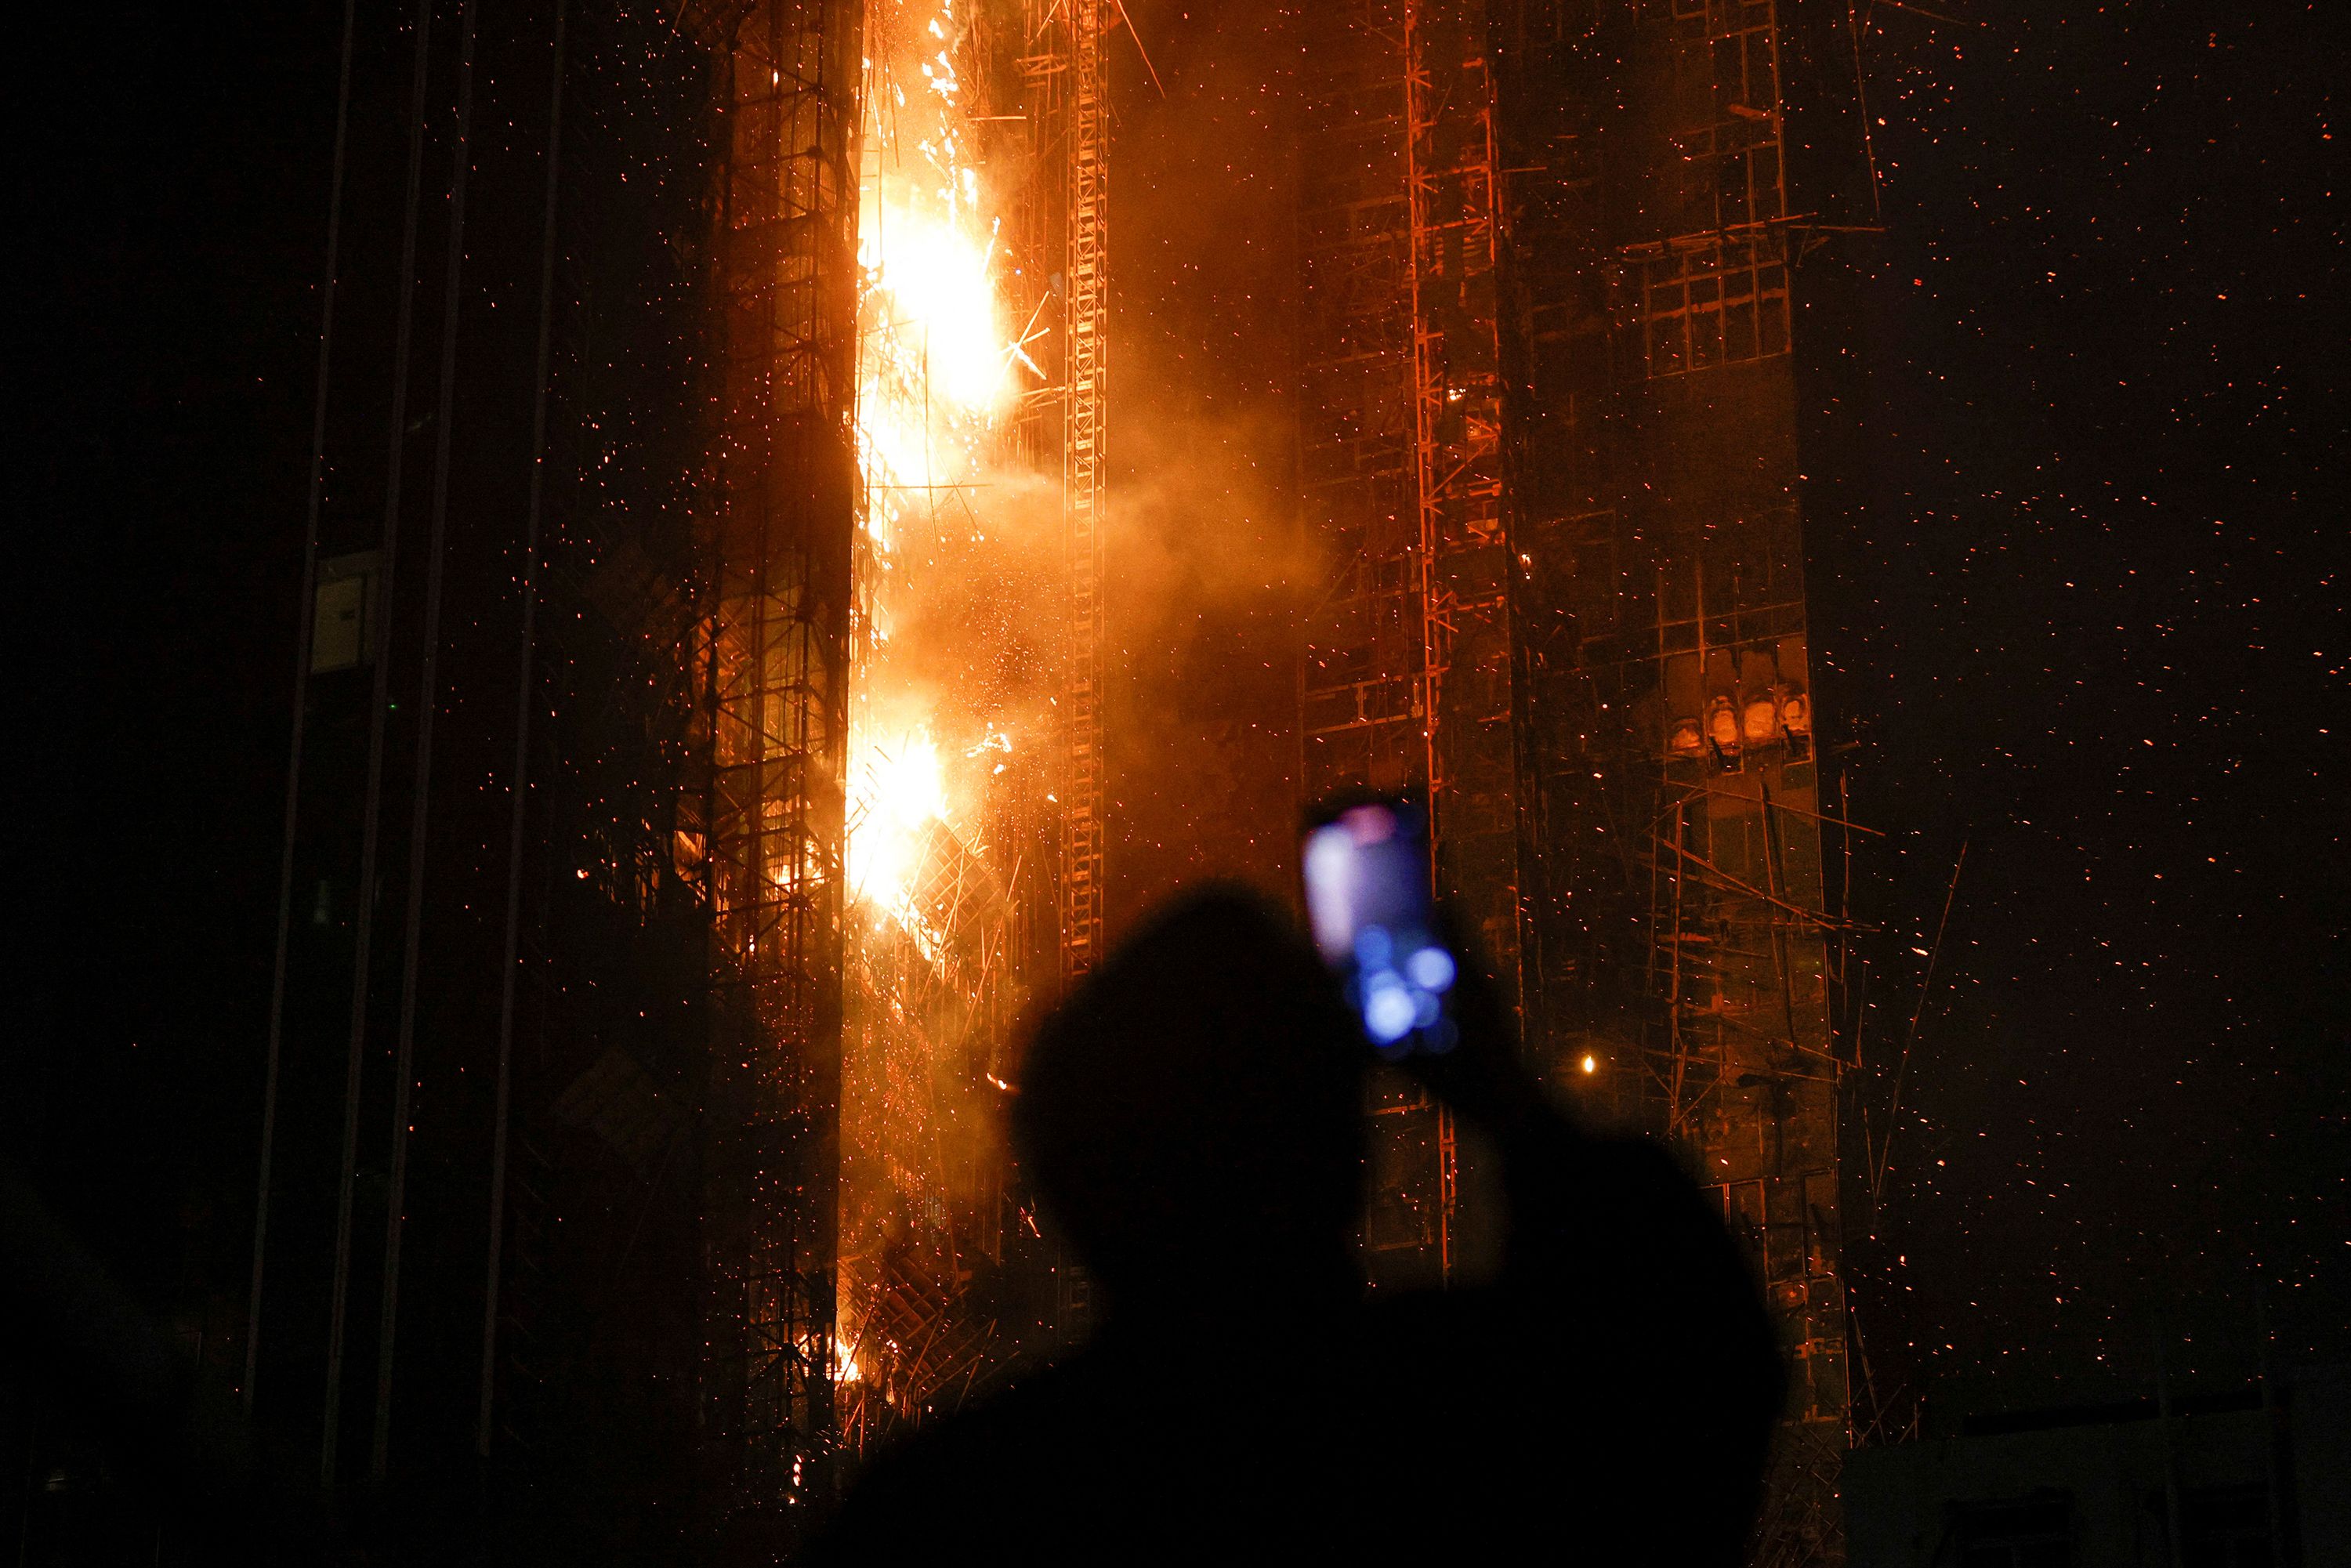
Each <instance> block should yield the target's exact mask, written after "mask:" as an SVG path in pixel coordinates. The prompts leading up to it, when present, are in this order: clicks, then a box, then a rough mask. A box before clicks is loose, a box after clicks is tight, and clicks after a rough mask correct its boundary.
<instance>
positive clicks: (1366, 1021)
mask: <svg viewBox="0 0 2351 1568" xmlns="http://www.w3.org/2000/svg"><path fill="white" fill-rule="evenodd" d="M1302 859H1303V861H1304V864H1305V875H1306V914H1307V919H1308V922H1309V924H1310V925H1311V926H1312V928H1313V932H1314V946H1316V947H1317V948H1319V949H1320V950H1321V952H1322V957H1323V960H1324V962H1326V963H1328V964H1329V965H1330V966H1331V968H1332V972H1333V973H1335V974H1337V975H1338V976H1339V977H1341V980H1342V981H1343V984H1344V987H1345V990H1346V996H1347V1001H1348V1004H1349V1005H1350V1006H1352V1007H1353V1009H1355V1015H1356V1017H1357V1018H1359V1019H1362V1021H1363V1025H1364V1034H1365V1035H1366V1036H1368V1037H1369V1038H1370V1040H1371V1042H1372V1045H1373V1047H1374V1049H1375V1050H1377V1051H1379V1052H1380V1054H1382V1055H1383V1056H1386V1057H1389V1058H1395V1057H1399V1056H1404V1055H1406V1054H1408V1053H1410V1052H1412V1051H1432V1052H1442V1051H1450V1050H1451V1049H1452V1048H1453V1044H1454V1041H1455V1040H1456V1039H1457V1038H1458V1036H1457V1035H1456V1033H1455V1030H1454V1027H1453V1021H1452V1019H1450V1018H1448V1017H1447V1012H1446V1003H1445V998H1446V996H1447V993H1448V992H1450V991H1451V990H1452V989H1453V982H1454V979H1455V977H1457V975H1458V973H1459V969H1458V965H1457V963H1456V961H1455V959H1454V956H1453V955H1452V954H1451V953H1449V952H1447V950H1446V948H1445V946H1444V944H1443V943H1441V942H1440V941H1438V939H1437V930H1436V923H1435V921H1434V920H1433V919H1432V918H1431V915H1430V908H1429V898H1428V850H1427V843H1426V839H1425V838H1424V837H1423V835H1422V832H1421V820H1420V817H1419V815H1418V814H1417V812H1416V811H1415V810H1413V809H1412V808H1411V807H1409V806H1407V805H1405V804H1402V803H1400V802H1387V801H1374V802H1371V803H1368V804H1365V805H1360V806H1350V807H1347V808H1346V809H1344V810H1341V811H1338V812H1336V813H1335V814H1333V815H1332V817H1331V819H1330V820H1329V821H1324V822H1322V823H1319V824H1317V825H1316V826H1315V827H1313V828H1311V829H1310V830H1309V831H1308V832H1307V835H1306V845H1305V852H1304V854H1303V856H1302Z"/></svg>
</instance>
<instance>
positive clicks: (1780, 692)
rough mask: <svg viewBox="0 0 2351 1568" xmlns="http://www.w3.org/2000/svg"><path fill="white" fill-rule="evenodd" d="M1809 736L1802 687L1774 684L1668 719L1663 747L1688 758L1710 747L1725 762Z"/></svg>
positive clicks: (1808, 706)
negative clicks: (1702, 713)
mask: <svg viewBox="0 0 2351 1568" xmlns="http://www.w3.org/2000/svg"><path fill="white" fill-rule="evenodd" d="M1812 735H1813V705H1812V700H1811V699H1810V698H1809V697H1807V696H1806V695H1804V694H1803V693H1802V691H1795V690H1789V689H1786V688H1782V687H1779V686H1774V687H1772V688H1771V690H1770V691H1767V692H1758V693H1757V694H1755V695H1752V696H1750V697H1749V698H1748V699H1747V700H1746V701H1745V702H1744V703H1737V702H1734V701H1732V700H1731V699H1730V698H1729V697H1727V696H1719V697H1716V698H1715V699H1714V700H1713V701H1711V702H1709V703H1708V704H1707V705H1706V714H1705V716H1703V717H1702V718H1677V719H1676V720H1674V723H1673V727H1672V729H1671V730H1670V731H1669V732H1668V736H1667V741H1666V749H1667V751H1669V752H1671V753H1672V754H1673V755H1674V756H1676V757H1678V758H1687V759H1691V760H1695V759H1697V758H1703V757H1705V756H1706V755H1707V753H1708V751H1709V750H1711V751H1712V752H1713V753H1714V755H1715V757H1716V758H1718V759H1719V760H1721V761H1722V762H1724V763H1726V764H1727V763H1729V762H1730V761H1732V760H1734V759H1736V758H1738V756H1739V755H1740V752H1742V751H1747V750H1754V749H1759V748H1761V747H1767V746H1778V745H1782V744H1783V743H1784V744H1786V745H1788V746H1790V747H1792V748H1797V749H1801V748H1802V746H1803V745H1804V744H1805V743H1806V742H1808V741H1810V740H1811V739H1812Z"/></svg>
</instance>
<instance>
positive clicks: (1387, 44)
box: [1299, 0, 1846, 1564]
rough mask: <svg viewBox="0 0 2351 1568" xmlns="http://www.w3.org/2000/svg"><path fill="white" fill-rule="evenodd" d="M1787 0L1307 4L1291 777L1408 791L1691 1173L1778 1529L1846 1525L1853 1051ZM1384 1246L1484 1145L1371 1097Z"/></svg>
mask: <svg viewBox="0 0 2351 1568" xmlns="http://www.w3.org/2000/svg"><path fill="white" fill-rule="evenodd" d="M1783 8H1788V5H1787V0H1780V3H1776V4H1775V0H1597V3H1592V0H1583V3H1580V4H1570V3H1567V0H1339V3H1334V4H1332V5H1328V6H1318V7H1315V8H1314V9H1313V10H1311V12H1309V13H1308V14H1307V20H1306V22H1305V26H1306V27H1307V29H1308V38H1307V51H1306V59H1307V65H1306V69H1305V75H1304V78H1303V80H1304V87H1305V102H1304V106H1303V112H1304V129H1303V141H1302V146H1301V161H1300V178H1301V214H1300V224H1299V235H1300V248H1301V267H1302V270H1303V275H1304V276H1303V289H1302V299H1303V309H1302V311H1301V369H1302V375H1301V387H1300V393H1299V408H1300V430H1301V472H1302V480H1303V492H1304V497H1305V502H1306V511H1307V521H1308V526H1309V528H1310V530H1311V531H1312V532H1313V533H1314V534H1315V535H1316V536H1317V537H1318V540H1319V542H1320V543H1321V545H1322V549H1323V552H1324V555H1325V558H1326V559H1328V560H1329V561H1330V562H1331V563H1332V570H1331V576H1330V578H1329V579H1328V580H1327V581H1326V583H1325V585H1324V595H1323V598H1322V601H1321V603H1320V604H1319V605H1318V606H1317V608H1316V610H1315V611H1314V612H1313V613H1312V615H1311V618H1310V621H1309V625H1308V631H1307V643H1308V646H1307V653H1306V661H1305V667H1304V678H1303V681H1302V683H1301V694H1302V699H1303V711H1302V716H1301V720H1302V722H1301V729H1302V743H1303V747H1304V753H1305V758H1304V768H1303V772H1302V778H1303V780H1304V784H1305V788H1306V789H1307V790H1308V791H1309V792H1310V794H1317V795H1319V794H1322V793H1326V792H1329V791H1332V790H1335V789H1344V788H1348V787H1358V788H1360V787H1365V786H1368V787H1371V788H1374V789H1414V790H1425V791H1426V792H1427V795H1428V798H1429V807H1430V818H1431V822H1432V829H1433V831H1432V837H1433V840H1434V843H1435V850H1436V852H1435V862H1436V864H1435V866H1434V868H1433V874H1434V876H1435V879H1436V882H1437V887H1438V890H1439V892H1440V893H1441V894H1444V895H1445V896H1446V897H1447V899H1448V901H1449V902H1450V903H1451V904H1453V906H1454V907H1455V909H1456V910H1457V911H1458V912H1459V914H1460V915H1461V916H1462V917H1463V920H1464V923H1465V924H1466V925H1468V927H1469V928H1470V929H1471V930H1473V931H1474V932H1475V933H1476V934H1477V936H1478V937H1479V944H1480V946H1481V947H1482V948H1483V950H1484V954H1485V956H1486V957H1487V959H1488V961H1489V963H1490V964H1491V965H1492V966H1493V967H1494V968H1495V970H1496V977H1497V979H1498V981H1499V983H1500V985H1501V986H1502V988H1503V989H1504V992H1505V994H1507V995H1510V996H1511V997H1513V998H1515V999H1516V1000H1517V1001H1518V1002H1519V1005H1520V1025H1521V1032H1522V1036H1523V1039H1524V1042H1525V1047H1526V1050H1527V1051H1528V1052H1529V1054H1530V1056H1531V1058H1532V1060H1533V1062H1534V1064H1535V1065H1536V1066H1537V1067H1538V1068H1539V1069H1540V1070H1541V1071H1543V1072H1544V1073H1545V1075H1546V1076H1548V1077H1550V1078H1551V1079H1552V1082H1555V1083H1557V1084H1558V1085H1559V1086H1560V1087H1561V1089H1562V1092H1564V1093H1566V1094H1568V1095H1570V1096H1572V1097H1573V1099H1574V1100H1575V1101H1577V1102H1578V1103H1580V1104H1581V1106H1582V1107H1583V1110H1584V1111H1585V1113H1586V1114H1587V1115H1589V1116H1590V1117H1591V1118H1592V1119H1593V1120H1595V1121H1597V1122H1601V1123H1605V1124H1615V1125H1620V1126H1626V1127H1631V1128H1637V1129H1639V1130H1642V1131H1646V1132H1647V1133H1649V1134H1652V1135H1655V1136H1657V1137H1659V1138H1661V1139H1664V1140H1665V1141H1667V1143H1668V1144H1670V1145H1673V1146H1674V1147H1675V1148H1676V1149H1677V1152H1678V1153H1679V1154H1680V1155H1682V1157H1683V1158H1684V1160H1685V1162H1686V1163H1687V1166H1688V1167H1689V1168H1690V1169H1691V1170H1692V1171H1693V1172H1694V1173H1696V1174H1697V1175H1698V1179H1700V1180H1701V1181H1703V1182H1707V1183H1709V1184H1711V1186H1712V1187H1713V1189H1714V1191H1715V1192H1716V1193H1717V1194H1718V1195H1719V1200H1720V1201H1721V1203H1722V1205H1723V1208H1724V1213H1725V1217H1726V1218H1727V1219H1728V1220H1729V1223H1730V1224H1731V1227H1732V1228H1733V1229H1734V1231H1735V1232H1737V1233H1738V1234H1739V1236H1740V1239H1741V1240H1742V1241H1743V1242H1744V1243H1745V1244H1746V1246H1747V1249H1748V1250H1749V1254H1750V1258H1751V1260H1753V1262H1754V1264H1755V1266H1756V1269H1757V1272H1758V1274H1759V1275H1760V1276H1761V1281H1762V1283H1763V1285H1764V1288H1765V1291H1766V1292H1767V1294H1768V1296H1769V1299H1770V1301H1771V1309H1772V1312H1773V1316H1774V1319H1775V1321H1776V1322H1777V1323H1778V1325H1779V1327H1780V1331H1781V1335H1782V1343H1783V1346H1784V1348H1785V1351H1786V1353H1787V1354H1788V1357H1789V1360H1790V1364H1791V1367H1792V1371H1793V1373H1794V1383H1795V1387H1794V1391H1793V1394H1792V1398H1791V1401H1790V1404H1789V1406H1788V1408H1787V1410H1786V1412H1785V1415H1784V1417H1783V1420H1782V1426H1781V1429H1780V1439H1779V1443H1778V1445H1777V1452H1776V1456H1775V1458H1774V1470H1773V1474H1772V1477H1771V1484H1770V1489H1769V1495H1768V1498H1767V1503H1766V1509H1765V1517H1764V1520H1763V1524H1762V1529H1761V1532H1760V1535H1759V1538H1758V1542H1757V1544H1756V1548H1755V1560H1756V1561H1757V1562H1759V1563H1772V1564H1797V1563H1834V1562H1837V1561H1841V1559H1842V1554H1843V1545H1842V1540H1841V1535H1840V1531H1839V1530H1838V1526H1837V1516H1836V1502H1835V1499H1836V1485H1837V1474H1838V1469H1839V1465H1840V1462H1841V1455H1842V1451H1843V1449H1844V1442H1845V1436H1846V1430H1845V1400H1846V1395H1845V1372H1844V1291H1843V1284H1842V1279H1841V1273H1842V1260H1841V1256H1840V1253H1841V1244H1840V1237H1839V1229H1838V1218H1837V1216H1838V1193H1837V1121H1836V1108H1837V1086H1838V1078H1839V1071H1840V1062H1839V1060H1838V1056H1837V1052H1836V1051H1835V1049H1834V1043H1833V1040H1832V1033H1831V1029H1830V1023H1829V1009H1828V990H1829V985H1830V981H1831V978H1832V968H1833V965H1834V954H1835V948H1834V946H1833V945H1832V943H1831V940H1830V938H1831V937H1832V936H1834V933H1835V932H1836V930H1837V929H1838V928H1839V925H1840V920H1839V918H1838V917H1836V916H1834V915H1832V914H1831V913H1830V912H1829V911H1828V910H1827V909H1826V907H1825V905H1826V904H1827V900H1826V898H1825V895H1824V888H1823V876H1822V857H1821V824H1822V822H1823V819H1827V820H1830V821H1834V820H1835V814H1834V812H1833V810H1832V809H1831V808H1832V807H1833V805H1834V802H1823V799H1822V789H1821V783H1820V780H1819V779H1818V778H1817V771H1816V770H1817V758H1816V757H1815V755H1814V752H1813V732H1814V724H1813V701H1812V690H1811V685H1812V683H1811V678H1810V674H1809V665H1808V659H1809V654H1808V648H1807V632H1806V626H1805V616H1804V595H1803V578H1802V538H1801V534H1800V530H1799V527H1798V517H1797V508H1796V497H1795V489H1796V483H1797V478H1798V465H1797V445H1796V408H1797V404H1796V385H1795V380H1794V371H1793V361H1792V357H1791V354H1790V340H1791V319H1792V318H1791V313H1790V300H1791V295H1792V282H1791V277H1792V267H1793V263H1794V261H1795V260H1796V259H1797V257H1798V256H1801V254H1802V251H1803V248H1804V246H1806V245H1807V244H1808V243H1810V242H1811V241H1812V240H1813V239H1814V238H1816V237H1817V235H1818V233H1819V230H1820V227H1821V220H1820V214H1818V213H1816V212H1808V211H1801V210H1796V206H1797V204H1793V203H1792V202H1791V200H1790V196H1789V190H1790V183H1789V179H1788V175H1787V172H1786V168H1785V162H1786V159H1785V156H1784V153H1785V145H1786V139H1785V137H1784V133H1783V118H1784V112H1785V105H1784V101H1783V99H1784V94H1783V90H1782V67H1781V61H1782V53H1783V51H1784V50H1785V49H1786V48H1787V47H1789V44H1788V35H1789V29H1790V27H1791V26H1793V24H1792V23H1786V22H1784V21H1783V18H1782V15H1781V13H1782V9H1783ZM1371 1109H1372V1111H1373V1113H1374V1114H1373V1118H1372V1120H1373V1126H1374V1139H1373V1152H1374V1180H1373V1201H1372V1205H1371V1208H1370V1211H1369V1214H1368V1217H1367V1220H1366V1225H1365V1235H1364V1241H1365V1245H1366V1249H1367V1251H1368V1253H1369V1261H1370V1265H1371V1270H1372V1273H1373V1277H1374V1281H1375V1282H1379V1281H1429V1280H1436V1279H1443V1278H1449V1277H1454V1276H1457V1275H1458V1273H1459V1271H1460V1270H1462V1269H1463V1268H1464V1267H1465V1264H1466V1265H1467V1266H1469V1267H1473V1268H1474V1267H1475V1265H1476V1263H1477V1260H1478V1258H1479V1250H1480V1247H1481V1240H1482V1239H1483V1238H1485V1237H1487V1236H1489V1234H1490V1232H1491V1229H1492V1227H1493V1224H1494V1216H1493V1214H1492V1212H1491V1203H1490V1199H1489V1197H1488V1196H1487V1195H1486V1193H1485V1192H1484V1191H1483V1190H1482V1189H1481V1185H1480V1181H1479V1172H1478V1171H1477V1169H1476V1166H1475V1159H1474V1155H1471V1154H1470V1153H1469V1151H1468V1150H1466V1149H1464V1148H1462V1147H1459V1146H1457V1144H1456V1141H1455V1139H1454V1137H1453V1130H1452V1127H1451V1125H1450V1123H1449V1120H1448V1119H1447V1117H1446V1116H1445V1115H1444V1114H1443V1113H1442V1112H1441V1110H1439V1109H1438V1108H1437V1107H1435V1106H1432V1105H1430V1104H1428V1103H1427V1102H1426V1099H1425V1098H1424V1097H1423V1096H1421V1095H1420V1094H1419V1093H1418V1092H1416V1091H1415V1090H1414V1089H1413V1088H1411V1087H1410V1086H1409V1085H1407V1084H1405V1083H1402V1082H1387V1083H1384V1084H1383V1085H1382V1086H1381V1087H1380V1089H1379V1090H1377V1091H1376V1092H1375V1093H1374V1103H1373V1105H1372V1107H1371Z"/></svg>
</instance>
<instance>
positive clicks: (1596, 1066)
mask: <svg viewBox="0 0 2351 1568" xmlns="http://www.w3.org/2000/svg"><path fill="white" fill-rule="evenodd" d="M1583 1071H1586V1072H1597V1071H1600V1063H1598V1062H1597V1061H1593V1059H1592V1058H1591V1057H1589V1056H1586V1057H1585V1058H1584V1059H1583Z"/></svg>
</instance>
